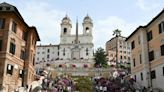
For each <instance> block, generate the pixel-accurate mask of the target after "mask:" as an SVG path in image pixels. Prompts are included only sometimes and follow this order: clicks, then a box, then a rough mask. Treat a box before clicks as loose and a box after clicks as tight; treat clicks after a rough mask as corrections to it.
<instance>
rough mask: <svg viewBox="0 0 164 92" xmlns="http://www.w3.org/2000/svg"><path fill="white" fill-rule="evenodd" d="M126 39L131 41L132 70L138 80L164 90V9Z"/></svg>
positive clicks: (143, 84)
mask: <svg viewBox="0 0 164 92" xmlns="http://www.w3.org/2000/svg"><path fill="white" fill-rule="evenodd" d="M126 40H127V41H128V42H129V43H131V49H132V52H131V53H132V54H131V59H132V60H131V72H132V75H133V76H134V78H135V79H136V81H137V82H138V83H140V84H141V85H142V86H145V87H146V88H149V87H152V88H159V89H163V90H164V88H163V85H164V10H162V11H161V12H160V13H159V14H158V15H157V16H156V17H155V18H153V19H152V20H151V21H150V22H149V23H148V24H147V25H145V26H139V27H138V28H137V29H136V30H135V31H134V32H133V33H132V34H131V35H130V36H129V37H128V38H127V39H126Z"/></svg>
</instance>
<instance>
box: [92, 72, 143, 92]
mask: <svg viewBox="0 0 164 92" xmlns="http://www.w3.org/2000/svg"><path fill="white" fill-rule="evenodd" d="M93 85H94V89H95V92H136V91H139V92H146V89H145V88H144V87H142V86H141V85H139V84H138V83H136V82H135V80H134V79H133V78H132V77H130V76H128V77H127V75H126V74H125V73H115V72H114V73H113V76H111V77H110V78H104V77H99V78H94V79H93Z"/></svg>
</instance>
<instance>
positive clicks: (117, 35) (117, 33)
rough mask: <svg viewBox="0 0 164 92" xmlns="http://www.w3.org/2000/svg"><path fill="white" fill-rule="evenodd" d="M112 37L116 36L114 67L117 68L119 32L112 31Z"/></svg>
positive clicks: (117, 30)
mask: <svg viewBox="0 0 164 92" xmlns="http://www.w3.org/2000/svg"><path fill="white" fill-rule="evenodd" d="M113 35H115V36H116V67H118V37H119V36H121V30H119V29H116V30H114V31H113Z"/></svg>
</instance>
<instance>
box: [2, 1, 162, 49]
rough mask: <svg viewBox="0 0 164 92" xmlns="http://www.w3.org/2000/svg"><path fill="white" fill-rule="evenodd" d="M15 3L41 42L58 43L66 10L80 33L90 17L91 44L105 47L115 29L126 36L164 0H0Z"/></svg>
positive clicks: (148, 18)
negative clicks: (91, 25)
mask: <svg viewBox="0 0 164 92" xmlns="http://www.w3.org/2000/svg"><path fill="white" fill-rule="evenodd" d="M2 2H7V3H9V4H12V5H14V6H16V7H17V8H18V10H19V12H20V13H21V15H22V17H23V18H24V20H25V22H27V24H28V25H29V26H32V25H33V26H36V27H37V30H38V33H39V36H40V38H41V42H39V43H38V44H40V43H41V44H50V43H51V44H59V39H60V30H61V29H60V23H61V20H62V18H63V17H64V16H65V15H66V14H67V15H68V16H69V17H70V18H71V21H72V25H73V28H72V33H75V23H76V18H78V20H79V28H80V29H79V30H80V32H81V33H82V21H83V18H84V17H85V16H86V15H87V14H88V15H89V16H90V17H91V18H92V20H93V25H94V28H93V43H94V46H95V47H94V48H95V49H96V48H98V47H103V48H104V47H105V43H106V41H108V40H110V39H111V38H112V37H113V36H112V34H113V30H114V29H117V28H118V29H120V30H122V32H121V34H122V36H125V37H127V36H129V35H130V34H131V33H132V32H133V31H134V30H135V29H136V28H137V27H138V26H139V25H145V24H147V23H148V22H149V21H151V20H152V18H154V17H155V16H156V15H157V14H158V13H159V12H160V11H162V9H163V8H164V0H1V1H0V3H2Z"/></svg>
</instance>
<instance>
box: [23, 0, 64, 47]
mask: <svg viewBox="0 0 164 92" xmlns="http://www.w3.org/2000/svg"><path fill="white" fill-rule="evenodd" d="M20 11H21V14H22V16H23V18H24V19H25V21H26V22H27V23H28V25H29V26H31V25H34V26H36V27H37V30H38V33H39V36H40V38H41V43H42V44H50V43H53V44H59V37H60V23H61V19H62V18H63V17H64V16H65V12H63V11H60V10H56V9H51V7H50V6H48V4H47V3H45V2H44V3H43V2H30V3H27V4H25V6H23V7H22V9H20Z"/></svg>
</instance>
